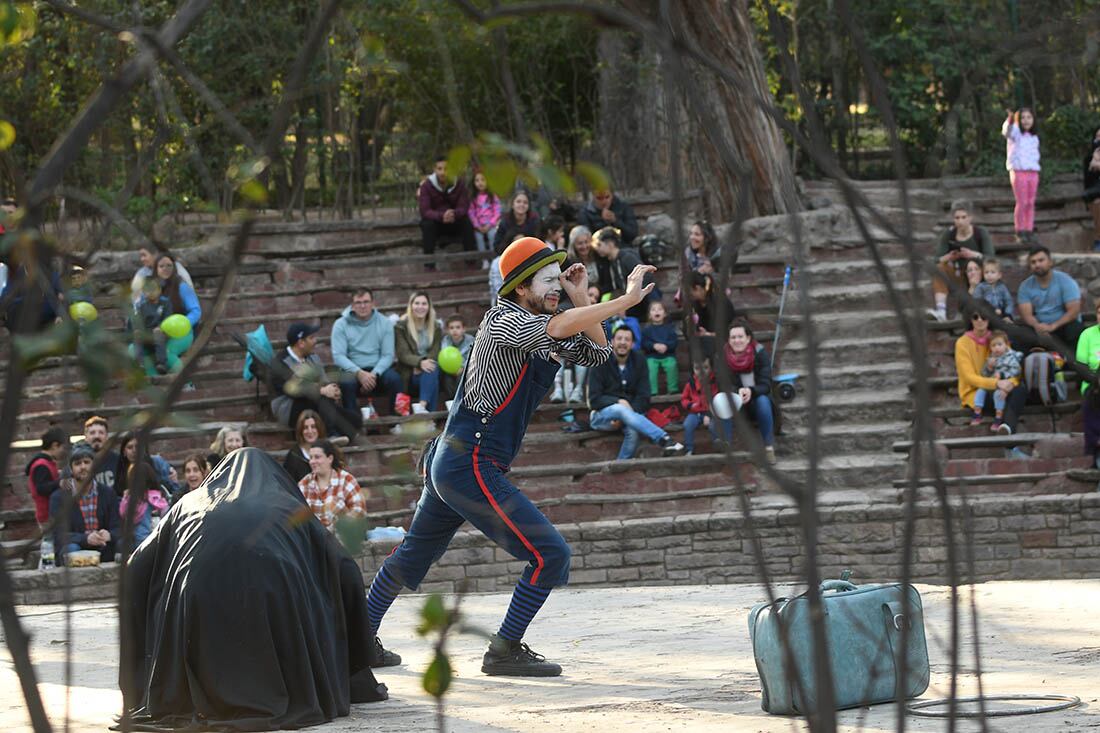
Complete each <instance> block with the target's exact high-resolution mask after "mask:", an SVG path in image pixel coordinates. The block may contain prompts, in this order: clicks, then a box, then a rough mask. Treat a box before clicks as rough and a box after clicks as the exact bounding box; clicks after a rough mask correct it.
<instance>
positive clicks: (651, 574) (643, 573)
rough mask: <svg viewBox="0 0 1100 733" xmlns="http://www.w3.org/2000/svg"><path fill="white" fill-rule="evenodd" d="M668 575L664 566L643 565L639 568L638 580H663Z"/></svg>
mask: <svg viewBox="0 0 1100 733" xmlns="http://www.w3.org/2000/svg"><path fill="white" fill-rule="evenodd" d="M667 574H668V571H667V569H666V568H665V566H664V565H663V564H662V565H641V566H639V567H638V578H639V579H640V580H644V581H647V582H648V581H655V580H663V579H664V578H665V577H666V576H667Z"/></svg>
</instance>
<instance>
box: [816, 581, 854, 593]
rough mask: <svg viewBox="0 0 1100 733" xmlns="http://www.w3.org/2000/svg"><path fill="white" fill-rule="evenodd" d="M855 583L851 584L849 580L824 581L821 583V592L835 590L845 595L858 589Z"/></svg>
mask: <svg viewBox="0 0 1100 733" xmlns="http://www.w3.org/2000/svg"><path fill="white" fill-rule="evenodd" d="M858 587H859V586H857V585H856V584H855V583H849V582H848V581H847V580H823V581H821V590H822V591H827V590H835V591H837V592H838V593H843V592H846V591H850V590H856V588H858Z"/></svg>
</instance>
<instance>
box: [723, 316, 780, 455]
mask: <svg viewBox="0 0 1100 733" xmlns="http://www.w3.org/2000/svg"><path fill="white" fill-rule="evenodd" d="M725 355H726V366H728V367H729V369H730V378H731V379H732V380H733V386H734V388H735V389H737V393H738V394H739V395H740V396H741V409H743V410H747V411H748V414H749V415H750V416H751V417H752V419H753V420H754V421H755V422H756V427H757V429H758V430H759V431H760V439H761V440H762V441H763V443H764V453H765V454H766V455H767V458H768V462H769V463H775V417H774V414H773V413H772V401H771V392H772V364H771V359H770V358H769V357H768V352H767V351H765V350H764V347H763V346H761V345H760V344H759V343H757V341H756V339H754V338H753V336H752V328H751V327H750V326H749V324H748V323H745V322H744V321H737V322H735V323H733V324H732V325H730V330H729V339H728V341H727V342H726V348H725Z"/></svg>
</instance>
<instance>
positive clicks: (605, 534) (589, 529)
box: [580, 520, 667, 540]
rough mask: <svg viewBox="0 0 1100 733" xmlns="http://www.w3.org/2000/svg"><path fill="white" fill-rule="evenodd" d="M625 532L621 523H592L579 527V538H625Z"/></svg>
mask: <svg viewBox="0 0 1100 733" xmlns="http://www.w3.org/2000/svg"><path fill="white" fill-rule="evenodd" d="M666 521H667V520H666ZM626 532H627V529H626V527H625V526H624V523H623V522H621V521H607V522H593V523H591V524H581V525H580V534H581V538H582V539H586V540H608V539H618V538H620V537H623V536H625V533H626Z"/></svg>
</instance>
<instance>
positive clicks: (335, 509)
mask: <svg viewBox="0 0 1100 733" xmlns="http://www.w3.org/2000/svg"><path fill="white" fill-rule="evenodd" d="M309 467H310V469H311V472H310V473H309V474H307V475H306V476H305V478H303V479H302V480H301V481H299V482H298V488H299V489H301V491H302V496H304V497H305V498H306V503H307V504H309V508H310V509H312V510H313V513H314V514H316V515H317V518H318V519H320V520H321V524H323V525H324V527H325V529H327V530H328V531H329V532H331V531H333V529H335V527H336V519H337V517H339V516H340V515H344V514H346V515H348V516H351V517H362V516H365V515H366V513H367V505H366V502H365V501H364V500H363V490H362V489H360V488H359V482H358V481H356V480H355V477H354V476H352V475H351V473H349V472H348V471H345V470H344V468H343V461H342V460H341V458H340V454H339V453H337V452H336V446H334V445H333V444H332V443H331V442H329V441H327V440H320V441H318V442H316V443H314V444H313V445H312V446H310V448H309Z"/></svg>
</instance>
